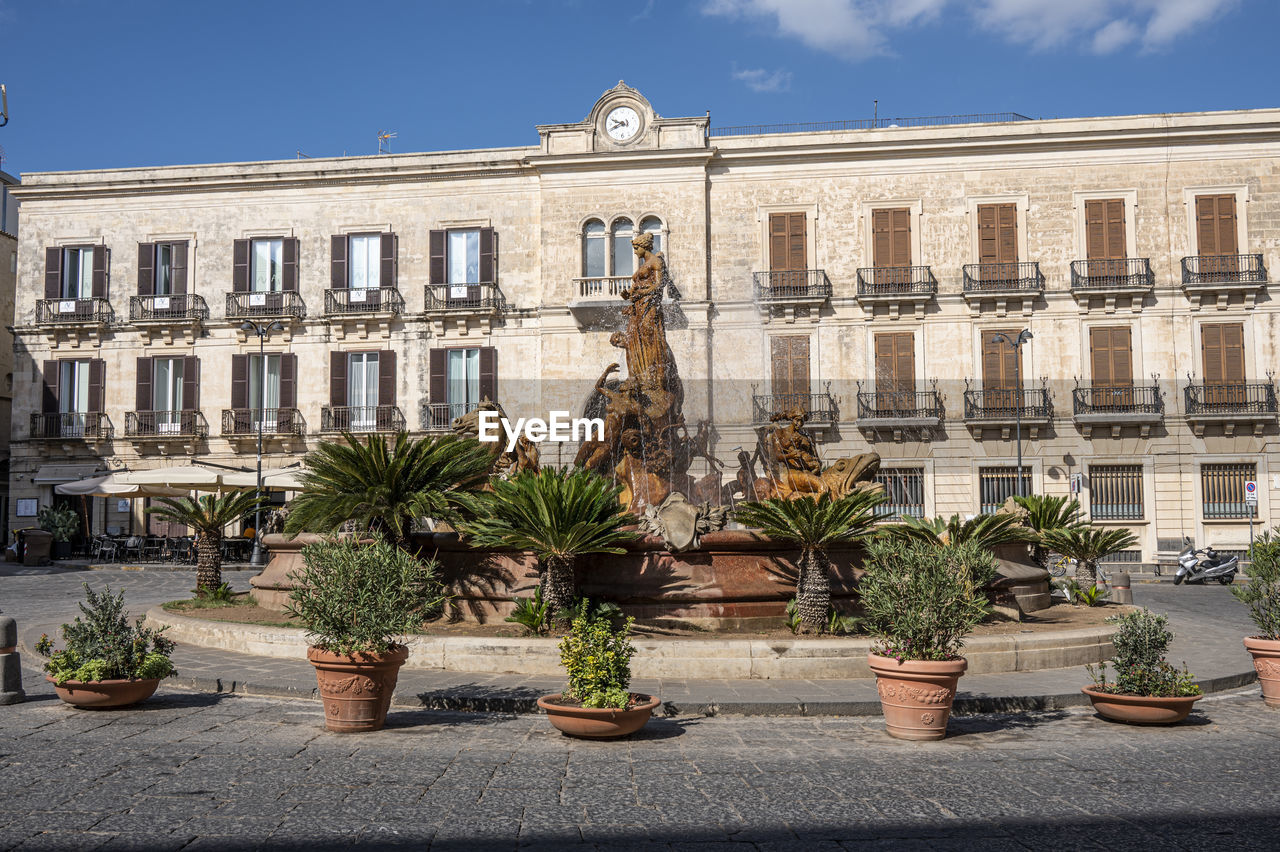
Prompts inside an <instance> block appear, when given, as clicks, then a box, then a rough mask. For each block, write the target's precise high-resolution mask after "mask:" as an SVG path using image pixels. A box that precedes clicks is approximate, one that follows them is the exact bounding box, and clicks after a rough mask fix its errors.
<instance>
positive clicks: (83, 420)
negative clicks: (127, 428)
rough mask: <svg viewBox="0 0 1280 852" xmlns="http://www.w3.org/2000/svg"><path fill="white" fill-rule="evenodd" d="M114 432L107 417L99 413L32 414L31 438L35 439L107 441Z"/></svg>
mask: <svg viewBox="0 0 1280 852" xmlns="http://www.w3.org/2000/svg"><path fill="white" fill-rule="evenodd" d="M114 434H115V430H114V429H113V428H112V426H111V421H110V420H109V419H108V418H107V415H106V414H105V413H104V412H101V411H65V412H61V413H54V414H41V413H40V412H38V411H37V412H33V413H32V415H31V437H32V438H36V439H41V438H46V439H59V438H84V439H90V440H95V441H100V440H109V439H111V438H112V437H114Z"/></svg>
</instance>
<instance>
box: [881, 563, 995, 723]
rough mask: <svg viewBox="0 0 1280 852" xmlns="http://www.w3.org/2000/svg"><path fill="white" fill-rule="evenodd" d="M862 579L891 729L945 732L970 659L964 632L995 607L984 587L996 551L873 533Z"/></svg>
mask: <svg viewBox="0 0 1280 852" xmlns="http://www.w3.org/2000/svg"><path fill="white" fill-rule="evenodd" d="M867 551H868V558H867V564H866V568H867V572H866V574H864V575H863V576H862V578H861V579H860V580H859V582H858V592H859V594H860V595H861V596H862V607H863V609H864V610H865V612H866V624H867V626H868V627H869V628H870V630H871V632H872V634H873V635H874V636H876V638H877V643H876V645H874V646H873V650H872V652H871V653H870V654H868V655H867V663H868V665H870V666H871V671H872V672H874V673H875V676H876V690H877V691H878V692H879V693H880V706H881V709H882V710H883V711H884V720H885V730H887V731H888V732H889V734H890V735H891V736H894V737H897V738H899V739H904V740H939V739H942V738H943V737H944V736H946V734H947V720H948V718H950V716H951V705H952V703H953V702H954V701H955V696H956V684H957V682H958V681H959V679H960V676H961V675H962V674H964V671H965V669H966V668H967V667H968V663H967V662H966V661H965V658H964V657H962V656H961V655H960V649H961V647H962V646H963V645H964V638H965V637H966V636H968V635H969V633H970V632H972V631H973V628H974V627H975V626H977V624H978V622H980V621H982V619H984V618H985V617H986V616H987V614H988V613H989V612H990V606H991V605H990V603H989V602H988V600H987V596H986V594H985V593H984V592H983V587H984V586H985V585H986V584H987V583H988V582H990V580H991V578H992V577H993V576H995V572H996V561H995V558H994V557H993V556H992V555H991V552H990V551H988V550H984V549H982V548H981V547H979V546H978V545H977V544H976V543H974V542H963V543H960V544H957V545H951V546H939V545H938V544H936V543H931V542H928V541H921V540H914V539H911V538H888V539H883V540H878V541H873V542H872V543H871V544H870V545H869V546H868V548H867Z"/></svg>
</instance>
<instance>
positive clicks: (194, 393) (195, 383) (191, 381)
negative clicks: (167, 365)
mask: <svg viewBox="0 0 1280 852" xmlns="http://www.w3.org/2000/svg"><path fill="white" fill-rule="evenodd" d="M182 410H183V411H199V410H200V359H199V358H197V357H195V356H194V355H189V356H187V357H186V358H183V359H182Z"/></svg>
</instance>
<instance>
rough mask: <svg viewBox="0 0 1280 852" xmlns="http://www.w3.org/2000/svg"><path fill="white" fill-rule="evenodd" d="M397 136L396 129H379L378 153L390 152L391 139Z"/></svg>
mask: <svg viewBox="0 0 1280 852" xmlns="http://www.w3.org/2000/svg"><path fill="white" fill-rule="evenodd" d="M395 138H396V132H395V131H394V130H387V131H382V130H379V131H378V153H379V154H390V153H391V140H392V139H395Z"/></svg>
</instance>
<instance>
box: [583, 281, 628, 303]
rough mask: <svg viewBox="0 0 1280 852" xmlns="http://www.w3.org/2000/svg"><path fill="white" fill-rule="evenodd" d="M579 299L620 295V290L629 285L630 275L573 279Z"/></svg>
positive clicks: (619, 296)
mask: <svg viewBox="0 0 1280 852" xmlns="http://www.w3.org/2000/svg"><path fill="white" fill-rule="evenodd" d="M573 283H574V285H575V289H577V291H578V298H580V299H600V298H605V297H609V296H616V297H618V298H621V297H622V291H623V290H625V289H627V287H629V286H630V285H631V276H630V275H608V276H599V277H594V278H575V279H573Z"/></svg>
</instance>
